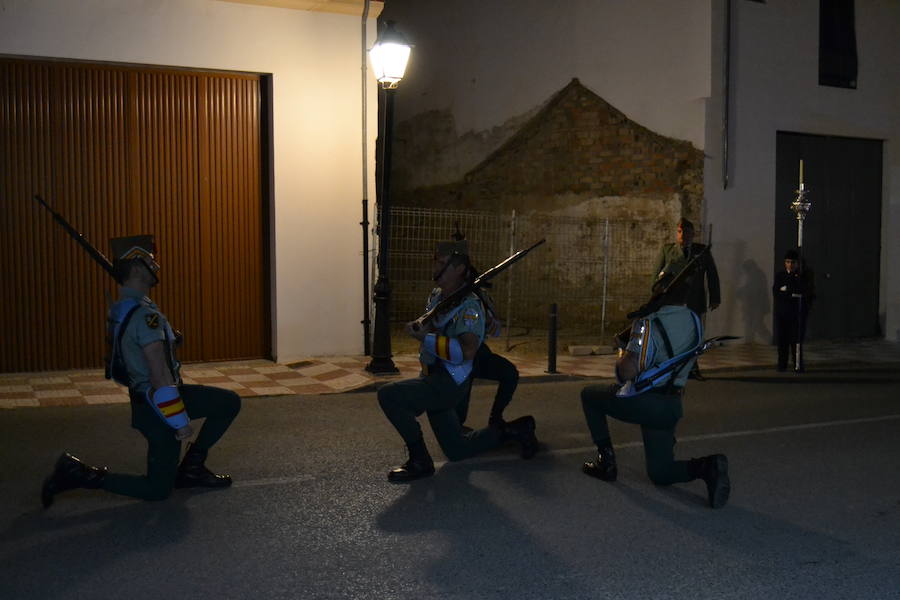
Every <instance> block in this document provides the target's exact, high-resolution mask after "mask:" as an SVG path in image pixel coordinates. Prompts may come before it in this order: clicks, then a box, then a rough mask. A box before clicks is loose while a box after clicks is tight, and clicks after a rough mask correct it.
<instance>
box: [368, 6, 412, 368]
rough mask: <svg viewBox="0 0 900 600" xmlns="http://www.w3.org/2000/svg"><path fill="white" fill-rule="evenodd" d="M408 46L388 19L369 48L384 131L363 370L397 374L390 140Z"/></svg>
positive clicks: (408, 50)
mask: <svg viewBox="0 0 900 600" xmlns="http://www.w3.org/2000/svg"><path fill="white" fill-rule="evenodd" d="M410 49H411V46H410V45H409V43H408V42H407V41H406V38H404V37H403V35H402V34H400V33H399V32H398V31H397V30H396V29H394V23H393V21H388V22H387V25H386V27H385V28H384V31H382V32H381V35H380V36H378V40H377V41H376V42H375V45H374V46H372V49H371V50H369V59H370V60H371V61H372V70H373V71H374V72H375V77H376V78H377V79H378V81H379V83H381V93H382V96H383V98H384V102H383V104H384V133H383V140H382V144H381V149H382V154H381V194H380V195H379V198H378V204H379V210H378V228H377V229H378V279H377V280H376V281H375V288H374V294H373V297H374V301H375V333H374V343H373V345H372V360H371V361H369V364H368V365H366V370H367V371H370V372H372V373H375V374H383V373H397V372H398V369H397V367H396V366H395V365H394V361H393V360H391V356H392V355H391V284H390V281H389V279H388V269H389V260H388V256H389V250H390V245H391V244H390V242H391V139H392V137H393V126H394V94H395V93H396V90H397V85H398V84H399V83H400V80H401V79H403V73H404V72H405V71H406V63H407V61H408V60H409V52H410Z"/></svg>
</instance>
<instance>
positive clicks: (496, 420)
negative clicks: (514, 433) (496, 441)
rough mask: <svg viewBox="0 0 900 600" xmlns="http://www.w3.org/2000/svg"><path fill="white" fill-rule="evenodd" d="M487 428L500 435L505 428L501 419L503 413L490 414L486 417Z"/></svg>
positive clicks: (504, 422) (504, 423)
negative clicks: (494, 430)
mask: <svg viewBox="0 0 900 600" xmlns="http://www.w3.org/2000/svg"><path fill="white" fill-rule="evenodd" d="M488 427H490V428H491V429H496V430H497V431H499V432H500V433H501V434H502V433H503V428H504V427H506V421H505V420H504V419H503V413H494V412H491V416H490V417H488Z"/></svg>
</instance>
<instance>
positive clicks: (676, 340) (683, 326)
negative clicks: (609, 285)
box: [626, 305, 703, 387]
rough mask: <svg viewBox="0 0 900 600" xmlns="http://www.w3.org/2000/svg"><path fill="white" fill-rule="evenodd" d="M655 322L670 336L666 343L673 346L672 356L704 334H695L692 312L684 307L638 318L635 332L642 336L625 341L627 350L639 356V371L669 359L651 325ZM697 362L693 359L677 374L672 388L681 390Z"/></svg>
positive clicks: (659, 335)
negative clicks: (657, 321)
mask: <svg viewBox="0 0 900 600" xmlns="http://www.w3.org/2000/svg"><path fill="white" fill-rule="evenodd" d="M654 319H658V320H659V323H660V324H661V325H662V326H663V327H664V328H665V330H666V334H668V336H669V342H670V343H671V344H672V352H673V354H672V356H677V355H679V354H682V353H684V352H687V351H688V350H690V349H692V348H694V347H695V346H696V345H697V344H698V343H699V342H700V341H701V337H702V335H703V332H702V331H697V327H696V325H695V323H694V317H693V315H692V313H691V310H690V309H689V308H687V307H686V306H673V305H667V306H663V307H662V308H660V309H659V310H658V311H656V312H655V313H650V314H649V315H647V316H646V317H644V318H643V319H638V320H637V321H636V322H635V330H636V331H638V332H640V331H642V330H643V334H642V335H639V336H638V335H633V336H632V337H631V339H630V340H629V341H628V347H627V348H626V350H628V351H629V352H633V353H634V354H635V355H636V356H637V357H638V368H639V370H640V371H641V372H643V371H646V370H647V369H649V368H650V367H654V366H656V365H658V364H660V363H663V362H665V361H666V360H668V359H670V358H672V356H669V353H668V351H667V350H666V343H665V341H664V340H663V337H662V334H661V333H660V331H659V327H658V326H657V324H656V323H654ZM696 360H697V359H696V357H695V358H692V359H691V360H689V361H687V363H685V364H684V365H683V366H682V367H681V368H680V369H679V370H678V371H677V377H676V378H675V381H674V382H673V385H675V386H676V387H684V384H685V382H686V381H687V378H688V374H689V373H690V371H691V366H693V364H694V362H695V361H696Z"/></svg>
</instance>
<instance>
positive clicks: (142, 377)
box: [41, 236, 241, 507]
mask: <svg viewBox="0 0 900 600" xmlns="http://www.w3.org/2000/svg"><path fill="white" fill-rule="evenodd" d="M111 244H112V248H113V256H114V258H115V260H114V262H113V267H114V270H115V273H116V279H117V280H118V282H119V283H120V285H121V287H120V298H119V301H118V302H116V304H114V305H113V306H112V308H111V309H110V313H109V317H108V325H109V331H108V338H109V341H110V343H111V352H110V357H109V359H108V360H109V362H108V365H107V377H110V378H113V379H115V380H116V381H117V382H118V383H120V384H122V385H125V386H127V387H128V393H129V396H130V399H131V424H132V427H134V428H135V429H137V430H138V431H140V432H141V434H143V436H144V437H145V438H146V439H147V444H148V450H147V474H146V475H124V474H119V473H110V472H109V471H108V469H107V468H106V467H102V468H100V467H94V466H90V465H88V464H85V463H84V462H82V461H81V460H79V459H78V458H76V457H75V456H73V455H72V454H69V453H68V452H64V453H63V454H62V455H61V456H60V457H59V459H58V460H57V462H56V466H55V468H54V470H53V473H51V474H50V476H49V477H47V479H46V480H45V481H44V485H43V489H42V493H41V500H42V503H43V505H44V506H45V507H48V506H50V505H51V504H52V503H53V500H54V497H55V496H56V494H59V493H60V492H64V491H66V490H71V489H74V488H88V489H104V490H106V491H109V492H113V493H116V494H121V495H124V496H131V497H134V498H141V499H144V500H163V499H165V498H167V497H168V496H169V494H170V493H171V492H172V489H173V488H186V487H213V488H218V487H227V486H229V485H231V477H230V476H228V475H216V474H215V473H212V472H211V471H210V470H209V469H207V468H206V466H205V464H204V463H205V460H206V454H207V451H208V450H209V449H210V448H211V447H212V446H213V445H214V444H215V443H216V442H217V441H218V440H219V438H221V437H222V435H223V434H224V433H225V431H226V430H227V429H228V427H229V426H230V425H231V422H232V421H233V420H234V418H235V417H236V416H237V414H238V412H239V411H240V406H241V399H240V397H239V396H238V395H237V394H236V393H234V392H233V391H231V390H225V389H220V388H215V387H210V386H204V385H184V384H182V383H181V376H180V369H181V364H180V363H179V362H178V359H177V358H176V355H175V349H176V347H177V346H179V345H180V344H181V336H180V335H179V334H176V332H175V331H174V330H173V329H172V327H171V326H170V325H169V322H168V320H167V319H166V316H165V315H164V314H163V313H162V312H161V311H160V310H159V308H158V307H157V306H156V304H154V303H153V301H152V300H150V298H148V297H147V294H149V293H150V289H151V288H153V286H155V285H156V284H157V283H158V282H159V279H158V278H157V272H158V271H159V264H158V263H157V262H156V260H155V257H154V253H155V246H154V243H153V238H152V236H132V237H127V238H116V239H113V240H112V241H111ZM199 418H205V419H206V421H205V422H204V424H203V427H202V428H201V429H200V432H199V433H198V434H197V437H196V439H195V441H194V442H193V443H192V444H189V445H188V449H187V451H186V453H185V455H184V458H183V459H182V461H181V463H180V465H179V462H178V459H179V457H180V455H181V440H182V439H185V438H187V437H189V436H190V435H192V430H191V428H190V420H191V419H199Z"/></svg>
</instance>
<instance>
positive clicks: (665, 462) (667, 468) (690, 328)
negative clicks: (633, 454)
mask: <svg viewBox="0 0 900 600" xmlns="http://www.w3.org/2000/svg"><path fill="white" fill-rule="evenodd" d="M686 293H687V289H686V287H679V288H676V289H675V290H673V291H671V292H670V295H669V296H668V297H667V298H666V299H664V300H663V302H664V305H663V306H662V308H660V309H659V310H658V311H656V312H654V313H651V314H649V315H647V316H646V317H644V318H642V319H638V320H637V321H635V322H634V325H633V326H632V336H631V339H630V340H629V342H628V347H627V348H626V350H625V352H624V354H623V355H622V356H621V357H620V358H619V359H618V360H617V361H616V379H617V381H618V382H619V384H621V385H619V386H613V387H612V388H610V387H608V386H602V385H590V386H587V387H585V388H584V389H583V390H582V392H581V405H582V408H583V409H584V416H585V418H586V419H587V424H588V428H589V429H590V432H591V437H592V438H593V441H594V443H595V444H596V445H597V459H596V460H593V461H589V462H586V463H584V465H583V466H582V470H583V471H584V472H585V473H587V474H588V475H591V476H593V477H597V478H599V479H602V480H604V481H615V480H616V477H617V476H618V468H617V466H616V455H615V452H614V450H613V446H612V439H611V437H610V433H609V425H608V423H607V416H611V417H614V418H616V419H619V420H620V421H625V422H626V423H634V424H636V425H640V426H641V433H642V435H643V439H644V455H645V458H646V465H647V474H648V475H649V477H650V479H651V480H652V481H653V483H655V484H657V485H670V484H673V483H683V482H688V481H693V480H695V479H703V480H704V482H706V486H707V495H708V501H709V505H710V506H711V507H712V508H720V507H722V506H724V505H725V503H726V502H727V501H728V496H729V493H730V489H731V484H730V481H729V477H728V459H727V458H726V457H725V456H724V455H722V454H714V455H712V456H705V457H703V458H693V459H691V460H675V454H674V448H675V427H676V426H677V424H678V421H679V420H680V419H681V417H682V403H681V399H682V393H683V388H684V385H685V383H686V381H687V378H688V372H689V371H690V369H691V366H692V365H693V363H694V361H695V360H696V358H695V357H694V358H689V359H688V360H687V361H686V362H683V363H681V364H680V365H679V366H677V368H675V369H674V370H673V371H671V372H670V373H669V375H668V376H665V375H664V374H660V373H659V370H660V368H662V367H664V366H665V365H666V363H667V361H670V360H672V359H674V360H675V363H676V364H677V363H678V358H679V357H688V356H691V352H692V351H693V350H695V349H696V348H698V347H699V346H700V345H701V344H702V343H703V327H702V324H701V322H700V318H699V317H698V316H697V315H696V314H695V313H693V312H692V311H691V310H690V309H688V308H687V307H686V306H684V298H685V296H686ZM646 381H650V382H652V384H651V385H650V386H648V387H647V388H646V390H645V391H639V390H640V388H639V386H638V383H639V382H641V383H643V382H646Z"/></svg>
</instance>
